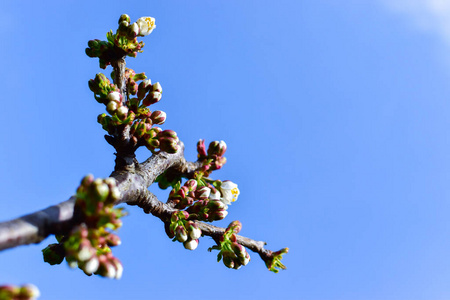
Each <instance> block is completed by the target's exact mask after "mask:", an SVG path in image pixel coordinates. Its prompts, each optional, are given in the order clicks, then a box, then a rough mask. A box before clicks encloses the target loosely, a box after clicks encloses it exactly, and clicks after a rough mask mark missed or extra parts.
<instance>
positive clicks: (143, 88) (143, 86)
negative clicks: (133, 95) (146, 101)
mask: <svg viewBox="0 0 450 300" xmlns="http://www.w3.org/2000/svg"><path fill="white" fill-rule="evenodd" d="M151 87H152V81H151V80H150V79H146V80H143V81H141V83H139V86H138V92H137V96H138V99H139V100H142V99H143V98H144V97H145V94H147V92H148V90H149V89H150V88H151Z"/></svg>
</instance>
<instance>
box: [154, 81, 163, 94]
mask: <svg viewBox="0 0 450 300" xmlns="http://www.w3.org/2000/svg"><path fill="white" fill-rule="evenodd" d="M152 91H154V92H159V93H162V86H161V84H160V83H159V82H156V83H154V84H153V86H152Z"/></svg>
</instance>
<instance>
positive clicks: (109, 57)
mask: <svg viewBox="0 0 450 300" xmlns="http://www.w3.org/2000/svg"><path fill="white" fill-rule="evenodd" d="M155 27H156V25H155V19H154V18H152V17H142V18H139V19H138V20H137V21H136V22H135V23H132V24H130V17H129V16H128V15H126V14H123V15H121V16H120V18H119V27H118V29H117V31H116V33H115V34H114V33H113V31H112V30H111V31H109V32H108V33H107V34H106V38H107V41H101V40H98V39H95V40H90V41H89V42H88V48H86V54H87V55H88V56H89V57H98V58H99V62H100V67H101V68H102V69H105V68H106V67H107V66H108V65H110V64H111V62H112V61H113V60H117V59H119V58H122V57H123V56H125V55H127V56H131V57H136V56H137V53H138V52H142V48H143V47H144V43H143V42H138V41H137V37H138V36H146V35H149V34H150V33H151V32H152V31H153V29H155Z"/></svg>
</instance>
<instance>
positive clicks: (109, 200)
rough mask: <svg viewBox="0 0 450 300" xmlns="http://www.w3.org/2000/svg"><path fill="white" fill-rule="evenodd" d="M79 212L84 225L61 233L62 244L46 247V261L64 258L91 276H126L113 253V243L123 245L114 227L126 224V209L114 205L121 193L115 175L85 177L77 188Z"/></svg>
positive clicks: (53, 262)
mask: <svg viewBox="0 0 450 300" xmlns="http://www.w3.org/2000/svg"><path fill="white" fill-rule="evenodd" d="M76 197H77V199H76V202H75V213H76V214H77V216H78V217H79V218H80V222H81V224H80V225H78V226H75V227H74V228H73V229H72V231H71V232H70V233H69V234H67V235H64V236H57V239H58V242H59V243H58V244H51V245H49V246H48V247H46V248H45V249H43V250H42V252H43V254H44V261H46V262H48V263H50V264H52V265H53V264H60V263H61V262H62V261H63V258H64V257H65V258H66V261H67V262H68V263H69V266H71V267H76V266H78V267H79V268H80V269H82V270H83V271H84V272H85V273H86V274H87V275H92V274H98V275H100V276H105V277H109V278H117V279H118V278H120V277H121V276H122V270H123V267H122V264H121V263H120V261H119V260H118V259H117V258H115V257H114V256H113V255H112V253H111V248H110V247H113V246H118V245H120V238H119V237H118V236H117V235H115V234H114V233H112V232H110V230H117V229H118V228H120V227H121V226H122V221H121V220H120V218H121V217H122V216H124V215H125V213H124V212H123V209H121V208H114V204H115V202H117V200H119V197H120V192H119V190H118V188H117V187H116V183H115V180H114V179H112V178H107V179H103V180H102V179H95V180H94V178H93V176H92V175H88V176H86V177H84V178H83V180H82V181H81V185H80V186H79V187H78V189H77V194H76Z"/></svg>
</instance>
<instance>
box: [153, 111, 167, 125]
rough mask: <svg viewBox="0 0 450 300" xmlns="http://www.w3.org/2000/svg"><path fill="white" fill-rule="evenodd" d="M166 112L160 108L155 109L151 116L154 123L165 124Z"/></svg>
mask: <svg viewBox="0 0 450 300" xmlns="http://www.w3.org/2000/svg"><path fill="white" fill-rule="evenodd" d="M166 117H167V115H166V113H165V112H163V111H160V110H155V111H154V112H153V113H152V115H151V116H150V119H151V120H152V122H153V124H155V125H161V124H164V122H165V121H166Z"/></svg>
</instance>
